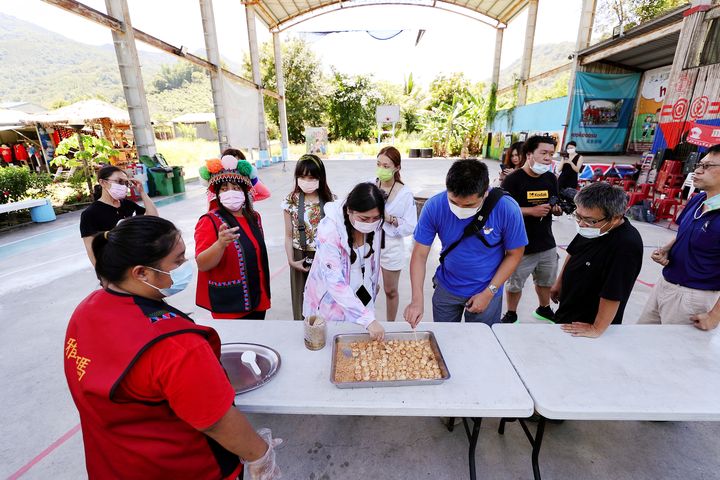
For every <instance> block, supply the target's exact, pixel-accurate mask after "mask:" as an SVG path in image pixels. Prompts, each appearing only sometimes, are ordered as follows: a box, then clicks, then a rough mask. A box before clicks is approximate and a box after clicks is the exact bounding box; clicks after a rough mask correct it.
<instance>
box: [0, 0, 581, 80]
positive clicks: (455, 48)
mask: <svg viewBox="0 0 720 480" xmlns="http://www.w3.org/2000/svg"><path fill="white" fill-rule="evenodd" d="M83 3H85V4H87V5H89V6H91V7H93V8H95V9H97V10H100V11H102V12H105V11H106V10H105V2H104V1H103V0H84V2H83ZM580 3H581V0H540V2H539V12H538V24H537V29H536V35H535V43H536V44H543V43H556V42H561V41H572V42H574V41H575V39H576V37H577V25H578V23H579V16H580ZM213 4H214V9H215V17H216V25H217V30H218V37H219V46H220V50H221V54H222V55H223V56H224V57H226V58H228V59H230V60H231V61H233V62H237V63H240V62H241V61H242V58H243V56H244V55H245V54H246V52H247V50H248V47H247V33H246V25H245V23H246V22H245V13H244V7H243V6H242V4H241V2H240V1H239V0H214V2H213ZM128 5H129V9H130V16H131V20H132V23H133V26H134V27H135V28H138V29H140V30H143V31H145V32H147V33H150V34H152V35H154V36H156V37H159V38H161V39H163V40H165V41H167V42H169V43H171V44H174V45H186V46H187V47H188V49H189V50H196V49H200V48H204V40H203V32H202V25H201V22H200V9H199V6H198V1H197V0H150V1H148V0H128ZM0 10H1V11H2V12H3V13H7V14H9V15H12V16H15V17H18V18H20V19H22V20H26V21H28V22H31V23H34V24H37V25H40V26H42V27H44V28H47V29H48V30H52V31H55V32H58V33H61V34H62V35H65V36H68V37H70V38H72V39H74V40H77V41H80V42H84V43H89V44H94V45H101V44H107V43H111V41H112V39H111V35H110V32H109V31H108V30H107V29H105V28H104V27H100V26H97V25H95V24H94V23H92V22H90V21H88V20H85V19H83V18H80V17H77V16H75V15H73V14H70V13H67V12H65V11H63V10H61V9H58V8H57V7H54V6H51V5H48V4H46V3H43V2H41V1H40V0H3V1H2V4H1V6H0ZM526 18H527V17H526V12H523V13H522V14H520V15H519V16H517V17H516V18H515V19H514V20H513V21H512V22H511V23H510V25H509V26H508V28H507V29H506V31H505V38H504V42H503V60H502V66H503V67H504V66H507V65H508V64H510V63H512V61H513V60H515V59H517V58H518V57H519V56H520V55H521V53H522V42H523V39H524V35H525V22H526ZM419 29H424V30H426V33H425V35H424V37H423V38H422V40H421V41H420V43H419V45H418V46H415V39H416V36H417V31H418V30H419ZM327 30H372V31H397V30H404V31H403V32H402V33H401V34H399V35H398V36H396V37H395V38H393V39H392V40H387V41H380V40H375V39H373V38H372V37H371V36H370V35H368V34H367V33H365V32H364V31H363V32H352V33H342V34H334V35H328V36H325V37H322V38H320V39H318V40H315V41H313V42H312V48H313V50H314V51H315V52H317V53H318V55H320V56H321V58H322V59H323V63H324V64H325V66H326V67H327V68H329V67H330V66H331V65H333V66H335V67H336V68H337V69H339V70H340V71H342V72H346V73H365V74H368V73H369V74H373V76H374V77H375V78H376V79H378V80H387V81H392V82H395V83H402V81H403V78H404V77H405V76H406V75H407V74H408V73H410V72H412V73H413V76H414V78H415V80H416V81H417V82H419V83H421V84H424V85H427V84H428V83H429V82H430V81H431V80H432V79H433V78H434V77H435V76H436V75H438V74H440V73H446V74H449V73H452V72H456V71H462V72H464V73H465V75H466V76H467V77H469V78H470V79H472V80H474V81H480V80H485V79H487V78H489V76H490V71H491V68H492V61H493V49H494V42H495V30H494V29H493V28H492V27H489V26H487V25H485V24H483V23H481V22H478V21H475V20H471V19H468V18H465V17H463V16H460V15H456V14H452V13H448V12H444V11H440V10H437V9H431V8H423V7H409V6H367V7H362V8H353V9H348V10H345V11H339V12H336V13H330V14H327V15H323V16H320V17H317V18H315V19H311V20H308V21H306V22H303V23H300V24H299V25H297V26H294V27H293V28H291V29H289V30H287V31H286V32H283V34H282V35H283V36H287V35H298V34H302V32H313V31H327ZM257 31H258V38H259V41H260V42H263V41H268V40H270V38H271V36H270V33H269V32H268V30H267V28H266V27H265V26H264V25H263V24H262V23H261V22H258V28H257ZM138 48H140V49H147V50H151V49H152V48H151V47H148V46H146V45H144V44H142V43H138ZM534 73H537V72H534Z"/></svg>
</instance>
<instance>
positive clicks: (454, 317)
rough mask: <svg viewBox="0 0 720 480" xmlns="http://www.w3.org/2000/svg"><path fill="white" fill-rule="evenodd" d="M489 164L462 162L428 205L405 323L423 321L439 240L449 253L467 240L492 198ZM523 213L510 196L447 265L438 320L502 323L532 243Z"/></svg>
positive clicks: (438, 285)
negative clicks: (506, 293)
mask: <svg viewBox="0 0 720 480" xmlns="http://www.w3.org/2000/svg"><path fill="white" fill-rule="evenodd" d="M488 185H489V179H488V169H487V166H486V165H485V164H484V163H482V162H480V161H478V160H475V159H468V160H458V161H456V162H455V163H453V164H452V166H451V167H450V170H449V171H448V173H447V177H446V178H445V186H446V187H447V191H445V192H441V193H439V194H437V195H435V196H434V197H432V198H430V199H428V201H427V202H425V206H424V207H423V210H422V213H421V214H420V218H419V219H418V224H417V227H416V228H415V246H414V248H413V252H412V257H411V259H410V283H411V285H412V301H411V303H410V305H408V306H407V307H406V308H405V312H404V317H405V320H406V321H407V322H408V323H409V324H410V325H411V326H412V327H413V328H414V327H415V326H416V325H417V324H418V322H419V321H420V320H422V317H423V305H424V292H423V288H424V283H425V270H426V268H427V258H428V254H429V253H430V247H431V245H432V243H433V241H434V240H435V236H436V235H437V236H438V237H440V241H441V243H442V249H443V251H445V250H446V249H448V247H449V246H450V245H452V244H454V243H455V242H456V241H457V240H458V239H460V238H461V237H463V232H464V230H465V227H466V226H467V225H468V224H469V223H470V222H472V221H473V219H474V218H475V217H476V214H477V213H478V212H479V211H480V209H481V207H482V205H483V201H484V200H485V199H486V197H487V194H488ZM527 243H528V240H527V235H526V234H525V225H524V223H523V218H522V213H520V207H518V204H517V202H515V200H513V199H512V198H511V197H510V196H508V195H504V196H502V197H501V198H500V199H499V200H498V202H497V203H496V204H495V206H494V208H493V209H492V211H491V212H490V214H489V215H488V216H487V221H486V222H485V225H484V226H483V228H482V232H479V233H477V234H473V235H470V236H466V237H464V238H463V239H462V240H461V241H460V242H459V243H458V244H457V245H456V246H455V248H453V249H452V250H449V251H448V253H447V256H446V257H445V259H444V261H442V262H441V264H440V266H439V267H438V269H437V271H436V272H435V276H434V277H433V285H434V287H435V292H434V294H433V299H432V302H433V320H434V321H436V322H459V321H460V319H461V317H462V316H463V312H464V314H465V321H466V322H484V323H486V324H489V325H492V324H493V323H497V322H499V321H500V312H501V309H502V286H503V284H504V283H505V281H506V280H507V279H508V277H510V274H512V272H513V271H514V270H515V268H516V267H517V265H518V263H520V260H521V259H522V256H523V250H524V249H525V245H527Z"/></svg>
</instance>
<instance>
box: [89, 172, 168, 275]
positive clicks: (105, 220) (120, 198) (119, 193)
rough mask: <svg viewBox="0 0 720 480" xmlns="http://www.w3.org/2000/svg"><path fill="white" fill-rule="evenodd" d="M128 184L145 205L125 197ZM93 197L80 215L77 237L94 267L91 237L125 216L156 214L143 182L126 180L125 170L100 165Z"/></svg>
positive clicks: (111, 226) (112, 225) (108, 228)
mask: <svg viewBox="0 0 720 480" xmlns="http://www.w3.org/2000/svg"><path fill="white" fill-rule="evenodd" d="M130 186H132V187H133V188H135V190H136V191H138V192H139V193H140V198H142V201H143V204H144V205H145V206H144V207H141V206H140V205H138V204H137V203H135V202H133V201H131V200H128V199H127V198H126V197H127V194H128V187H130ZM93 197H94V198H95V201H94V202H93V203H92V204H91V205H90V206H89V207H88V208H86V209H85V210H84V211H83V212H82V215H81V216H80V236H81V237H82V239H83V242H84V243H85V250H86V251H87V255H88V258H90V262H91V263H92V264H93V266H94V265H95V256H94V255H93V252H92V240H93V236H94V235H95V234H96V233H98V232H106V231H108V230H110V229H112V228H113V227H114V226H115V225H117V224H118V222H119V221H120V220H123V219H125V218H130V217H132V216H134V215H152V216H157V214H158V211H157V208H155V204H154V203H153V201H152V200H151V199H150V197H149V196H148V195H147V193H145V190H144V189H143V187H142V183H141V182H139V181H138V180H135V179H130V180H128V177H127V175H126V174H125V172H123V171H122V170H121V169H119V168H118V167H114V166H112V165H108V166H107V167H103V168H101V169H100V171H99V172H98V185H95V189H94V190H93Z"/></svg>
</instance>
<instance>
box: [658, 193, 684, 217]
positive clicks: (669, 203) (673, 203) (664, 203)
mask: <svg viewBox="0 0 720 480" xmlns="http://www.w3.org/2000/svg"><path fill="white" fill-rule="evenodd" d="M679 206H680V202H678V201H677V200H676V199H674V198H662V199H661V198H658V199H656V200H655V201H654V202H653V210H654V211H655V219H656V220H675V216H676V215H677V208H678V207H679Z"/></svg>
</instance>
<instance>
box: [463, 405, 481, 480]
mask: <svg viewBox="0 0 720 480" xmlns="http://www.w3.org/2000/svg"><path fill="white" fill-rule="evenodd" d="M470 420H472V422H473V428H472V431H470V426H469V425H468V419H467V418H463V419H462V421H463V427H465V435H467V438H468V441H469V442H470V448H469V449H468V465H469V467H470V480H476V478H477V476H476V475H477V474H476V470H475V448H476V447H477V442H478V437H479V436H480V424H481V423H482V418H471V419H470Z"/></svg>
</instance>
